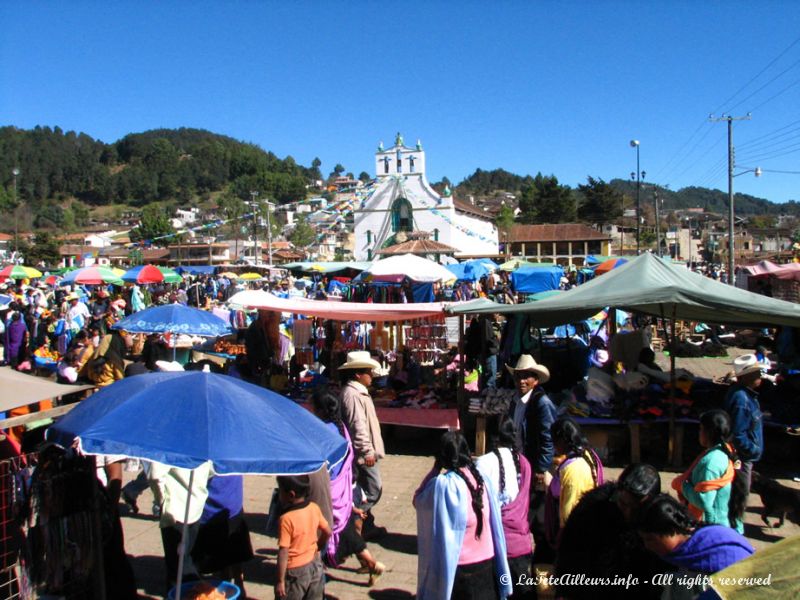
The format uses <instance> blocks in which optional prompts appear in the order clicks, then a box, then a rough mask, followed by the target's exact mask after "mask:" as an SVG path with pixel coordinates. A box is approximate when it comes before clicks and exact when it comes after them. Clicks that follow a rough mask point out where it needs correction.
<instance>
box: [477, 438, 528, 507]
mask: <svg viewBox="0 0 800 600" xmlns="http://www.w3.org/2000/svg"><path fill="white" fill-rule="evenodd" d="M499 450H500V458H501V459H502V460H503V470H504V474H505V477H504V479H505V484H506V486H505V490H503V492H500V461H498V460H497V455H496V454H495V453H494V452H490V453H489V454H484V455H483V456H479V457H478V458H477V459H476V460H475V464H476V465H477V466H478V470H479V471H480V472H481V474H482V475H483V476H484V477H487V478H488V479H489V480H490V481H491V482H492V483H493V484H494V489H495V490H497V499H498V500H499V501H500V505H501V506H505V505H506V504H508V503H509V502H513V501H514V499H515V498H516V497H517V496H518V495H519V482H518V481H517V475H518V473H517V467H516V465H515V464H514V457H513V456H511V450H509V449H508V448H500V449H499Z"/></svg>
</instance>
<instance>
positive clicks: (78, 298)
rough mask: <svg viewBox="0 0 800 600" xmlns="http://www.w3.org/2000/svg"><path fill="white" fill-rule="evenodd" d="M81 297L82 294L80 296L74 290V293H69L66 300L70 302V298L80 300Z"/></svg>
mask: <svg viewBox="0 0 800 600" xmlns="http://www.w3.org/2000/svg"><path fill="white" fill-rule="evenodd" d="M80 299H81V297H80V296H78V294H77V293H75V292H72V293H71V294H69V295H68V296H67V297H66V298H64V300H66V301H68V302H69V301H70V300H80Z"/></svg>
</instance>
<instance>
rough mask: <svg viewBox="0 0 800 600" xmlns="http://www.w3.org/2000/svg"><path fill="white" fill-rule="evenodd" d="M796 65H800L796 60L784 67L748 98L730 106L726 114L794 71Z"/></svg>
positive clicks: (799, 61)
mask: <svg viewBox="0 0 800 600" xmlns="http://www.w3.org/2000/svg"><path fill="white" fill-rule="evenodd" d="M797 65H800V60H797V61H795V62H793V63H792V64H791V65H789V66H788V67H786V68H785V69H784V70H783V71H781V72H780V73H778V74H777V75H775V77H773V78H772V79H770V80H769V81H768V82H767V83H765V84H764V85H762V86H761V87H760V88H758V89H757V90H756V91H755V92H752V93H751V94H750V95H749V96H746V97H745V98H743V99H742V100H740V101H739V103H738V104H736V105H734V106H732V107H731V109H730V110H729V111H726V112H732V111H734V110H735V109H736V108H738V107H739V106H741V105H742V104H744V103H745V102H747V101H748V100H749V99H750V98H752V97H753V96H755V95H756V94H757V93H758V92H760V91H761V90H763V89H764V88H765V87H767V86H768V85H770V84H771V83H772V82H773V81H775V80H776V79H779V78H781V77H783V76H784V75H785V74H786V73H787V72H789V71H791V70H792V69H794V68H795V67H796V66H797Z"/></svg>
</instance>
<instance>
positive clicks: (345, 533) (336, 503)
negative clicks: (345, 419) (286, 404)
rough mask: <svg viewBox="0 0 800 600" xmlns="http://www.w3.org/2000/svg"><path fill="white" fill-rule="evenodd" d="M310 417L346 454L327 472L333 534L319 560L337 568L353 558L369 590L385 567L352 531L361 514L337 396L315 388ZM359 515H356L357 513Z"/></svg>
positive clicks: (358, 535)
mask: <svg viewBox="0 0 800 600" xmlns="http://www.w3.org/2000/svg"><path fill="white" fill-rule="evenodd" d="M313 406H314V414H315V415H317V417H319V418H320V420H322V421H323V422H325V423H326V424H327V426H328V427H329V428H331V429H332V430H333V431H335V432H336V433H338V434H339V435H341V436H342V437H344V439H346V440H347V455H346V456H345V457H344V459H343V460H342V461H341V462H340V463H339V464H336V465H333V467H332V469H331V471H330V481H331V484H330V491H331V507H332V509H333V523H332V524H331V529H332V530H333V534H332V535H331V538H330V540H328V547H327V551H326V552H325V555H324V557H323V559H324V560H325V563H326V564H328V565H329V566H331V567H338V566H339V565H340V564H342V563H343V562H344V561H345V560H346V559H347V557H348V556H351V555H353V554H355V555H356V557H357V558H358V560H359V562H360V563H361V568H360V569H359V570H358V572H359V573H369V582H368V585H369V586H370V587H372V586H373V585H375V583H376V582H377V581H378V578H379V577H380V576H381V575H382V574H383V572H384V571H385V570H386V566H385V565H384V564H383V563H382V562H380V561H378V560H375V558H374V557H373V556H372V554H371V553H370V551H369V550H368V549H367V544H366V542H365V541H364V539H363V538H362V537H361V534H360V532H359V531H358V530H357V529H356V518H357V517H361V518H363V517H364V515H363V513H361V511H359V510H358V509H357V508H356V507H355V506H354V505H353V446H352V445H351V443H350V434H349V433H348V432H347V427H345V426H344V424H343V423H342V409H341V404H340V402H339V397H338V396H336V395H335V394H331V393H328V392H327V391H326V390H325V389H324V388H317V389H316V390H315V391H314V395H313ZM359 513H360V514H359Z"/></svg>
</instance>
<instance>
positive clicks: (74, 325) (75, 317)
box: [65, 292, 91, 330]
mask: <svg viewBox="0 0 800 600" xmlns="http://www.w3.org/2000/svg"><path fill="white" fill-rule="evenodd" d="M65 300H66V301H67V302H69V310H68V311H67V324H68V325H69V326H70V329H73V330H78V329H83V327H84V326H85V325H86V323H87V322H88V320H89V317H90V316H91V315H90V313H89V308H88V307H87V306H86V305H85V304H84V303H83V302H82V301H81V299H80V296H79V295H78V293H77V292H72V293H71V294H70V295H69V296H67V297H66V298H65Z"/></svg>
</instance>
